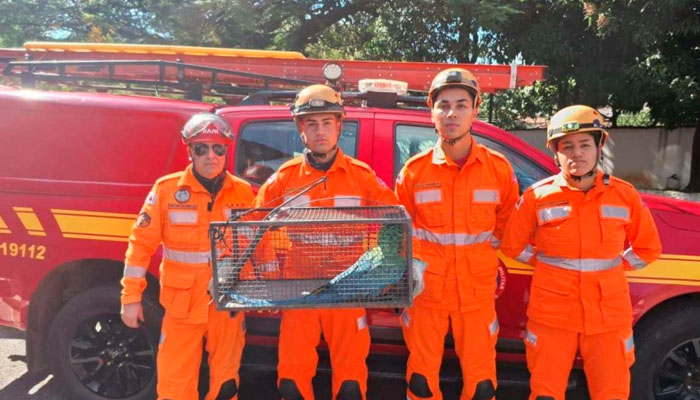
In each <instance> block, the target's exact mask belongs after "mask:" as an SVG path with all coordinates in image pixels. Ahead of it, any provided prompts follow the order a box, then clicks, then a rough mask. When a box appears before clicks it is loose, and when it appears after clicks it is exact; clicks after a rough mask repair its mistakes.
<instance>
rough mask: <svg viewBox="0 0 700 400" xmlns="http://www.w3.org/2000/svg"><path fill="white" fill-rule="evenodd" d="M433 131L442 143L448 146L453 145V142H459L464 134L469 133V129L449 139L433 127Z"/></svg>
mask: <svg viewBox="0 0 700 400" xmlns="http://www.w3.org/2000/svg"><path fill="white" fill-rule="evenodd" d="M435 133H437V135H438V136H439V137H440V139H442V143H445V144H446V145H448V146H454V145H455V143H457V142H459V141H460V140H462V139H464V137H465V136H467V135H468V134H469V131H466V132H464V133H463V134H461V135H459V136H457V137H456V138H453V139H450V138H448V137H447V136H445V135H443V134H442V133H440V132H439V131H438V130H437V129H435Z"/></svg>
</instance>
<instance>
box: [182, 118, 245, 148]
mask: <svg viewBox="0 0 700 400" xmlns="http://www.w3.org/2000/svg"><path fill="white" fill-rule="evenodd" d="M182 141H183V142H184V143H185V144H190V143H194V142H204V141H210V142H211V141H213V142H219V143H222V144H226V145H229V144H231V143H233V129H232V128H231V125H229V123H228V122H227V121H226V120H225V119H223V118H222V117H220V116H218V115H216V114H211V113H202V114H197V115H194V116H192V118H190V119H189V121H187V123H186V124H185V126H184V127H183V128H182Z"/></svg>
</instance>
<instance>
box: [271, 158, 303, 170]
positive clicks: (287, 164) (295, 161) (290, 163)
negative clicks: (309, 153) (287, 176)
mask: <svg viewBox="0 0 700 400" xmlns="http://www.w3.org/2000/svg"><path fill="white" fill-rule="evenodd" d="M303 161H304V156H299V157H294V158H292V159H291V160H287V161H285V162H284V163H283V164H282V165H281V166H280V167H279V168H277V172H278V173H279V172H282V171H284V170H286V169H289V168H292V167H295V166H298V165H300V164H301V163H302V162H303Z"/></svg>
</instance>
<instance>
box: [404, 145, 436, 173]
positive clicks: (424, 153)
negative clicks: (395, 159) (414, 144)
mask: <svg viewBox="0 0 700 400" xmlns="http://www.w3.org/2000/svg"><path fill="white" fill-rule="evenodd" d="M425 157H428V158H429V159H432V158H433V148H432V147H431V148H429V149H426V150H423V151H421V152H420V153H416V154H414V155H413V156H412V157H410V158H409V159H408V160H406V163H405V164H404V165H403V168H408V166H409V165H411V164H414V163H415V162H417V161H418V160H422V159H423V158H425Z"/></svg>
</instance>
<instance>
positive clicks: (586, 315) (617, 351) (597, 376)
mask: <svg viewBox="0 0 700 400" xmlns="http://www.w3.org/2000/svg"><path fill="white" fill-rule="evenodd" d="M627 243H629V247H627V248H626V249H625V246H626V244H627ZM501 249H502V251H503V253H505V254H506V255H507V256H509V257H513V258H515V259H517V260H519V261H522V262H526V263H527V262H529V263H531V264H534V266H535V272H534V276H533V279H532V285H531V293H530V303H529V305H528V310H527V315H528V318H529V322H528V331H527V334H526V337H525V345H526V351H527V364H528V368H529V369H530V373H531V379H530V386H531V395H530V398H531V399H536V398H554V399H561V400H563V399H564V392H565V390H566V383H567V381H568V377H569V372H570V370H571V367H572V364H573V362H574V359H575V356H576V351H577V350H579V351H580V352H581V356H582V358H583V361H584V371H585V372H586V378H587V380H588V388H589V391H590V394H591V397H592V398H593V399H594V400H597V399H601V400H603V399H606V400H608V399H626V398H627V397H628V396H629V383H630V374H629V367H630V366H631V365H632V363H633V362H634V339H633V336H632V305H631V301H630V294H629V287H628V285H627V278H626V277H625V270H634V269H639V268H642V267H644V266H646V265H647V264H648V263H650V262H652V261H654V260H656V259H657V258H658V257H659V254H660V253H661V243H660V241H659V235H658V232H657V230H656V225H655V224H654V220H653V219H652V216H651V213H650V212H649V210H648V209H647V208H646V207H645V206H644V204H643V203H642V200H641V198H640V196H639V193H637V191H636V190H635V189H634V187H633V186H632V185H630V184H629V183H627V182H625V181H623V180H620V179H617V178H614V177H610V176H608V175H605V174H603V173H602V172H600V171H598V172H597V175H596V177H595V185H594V186H593V187H592V188H591V189H590V190H588V191H587V192H584V191H581V190H578V189H576V188H572V187H569V186H568V185H567V182H566V179H565V178H564V176H563V175H562V174H558V175H555V176H552V177H549V178H547V179H544V180H542V181H540V182H538V183H536V184H534V185H532V186H531V187H530V188H529V189H528V190H526V191H525V192H524V193H523V195H522V197H521V198H520V200H519V201H518V204H517V205H516V211H514V212H513V214H512V215H511V217H510V219H509V221H508V225H507V227H506V231H505V233H504V234H503V243H502V244H501ZM538 396H541V397H538ZM546 396H550V397H546Z"/></svg>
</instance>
